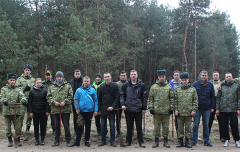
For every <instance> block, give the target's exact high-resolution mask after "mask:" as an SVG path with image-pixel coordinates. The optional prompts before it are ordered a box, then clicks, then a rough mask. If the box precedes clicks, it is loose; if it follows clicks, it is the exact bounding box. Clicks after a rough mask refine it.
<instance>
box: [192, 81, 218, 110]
mask: <svg viewBox="0 0 240 152" xmlns="http://www.w3.org/2000/svg"><path fill="white" fill-rule="evenodd" d="M193 87H194V88H196V90H197V94H198V109H199V110H210V109H214V107H215V91H214V86H213V83H212V82H210V81H207V82H206V83H205V84H201V81H200V80H199V81H196V82H194V83H193Z"/></svg>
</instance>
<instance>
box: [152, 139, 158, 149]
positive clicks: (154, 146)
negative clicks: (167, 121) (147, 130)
mask: <svg viewBox="0 0 240 152" xmlns="http://www.w3.org/2000/svg"><path fill="white" fill-rule="evenodd" d="M158 146H159V138H155V143H154V144H153V145H152V148H156V147H158Z"/></svg>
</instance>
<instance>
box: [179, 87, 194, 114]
mask: <svg viewBox="0 0 240 152" xmlns="http://www.w3.org/2000/svg"><path fill="white" fill-rule="evenodd" d="M174 101H175V111H178V112H179V114H180V116H191V113H192V112H196V111H197V109H198V95H197V91H196V89H195V88H194V87H192V86H191V83H188V84H187V85H185V86H184V85H183V84H181V86H180V87H177V88H176V90H175V91H174Z"/></svg>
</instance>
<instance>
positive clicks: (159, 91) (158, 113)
mask: <svg viewBox="0 0 240 152" xmlns="http://www.w3.org/2000/svg"><path fill="white" fill-rule="evenodd" d="M173 98H174V96H173V90H172V87H171V85H169V84H168V83H167V81H165V82H159V80H157V81H156V84H154V85H152V87H151V89H150V93H149V97H148V100H149V101H148V102H149V104H148V108H149V110H154V112H155V115H154V116H153V118H154V136H155V138H159V137H160V136H161V132H160V129H161V124H162V127H163V131H162V134H163V137H164V138H167V137H168V134H169V118H170V114H169V110H174V100H173Z"/></svg>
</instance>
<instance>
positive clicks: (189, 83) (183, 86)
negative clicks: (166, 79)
mask: <svg viewBox="0 0 240 152" xmlns="http://www.w3.org/2000/svg"><path fill="white" fill-rule="evenodd" d="M191 86H192V85H191V82H188V84H187V85H183V84H182V83H181V89H184V90H185V89H188V88H190V87H191Z"/></svg>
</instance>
